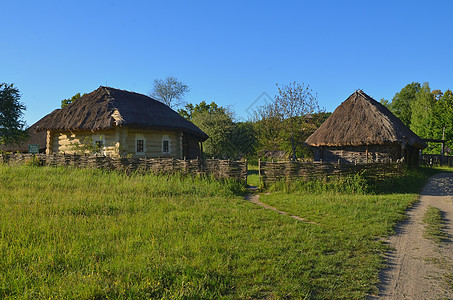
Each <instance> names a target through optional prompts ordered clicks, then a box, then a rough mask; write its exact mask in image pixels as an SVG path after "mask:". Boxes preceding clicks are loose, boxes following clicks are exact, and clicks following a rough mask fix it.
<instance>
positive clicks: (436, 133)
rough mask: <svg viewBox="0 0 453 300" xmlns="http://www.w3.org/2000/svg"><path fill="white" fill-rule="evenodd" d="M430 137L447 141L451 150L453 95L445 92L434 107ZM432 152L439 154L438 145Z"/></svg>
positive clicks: (452, 147) (452, 139)
mask: <svg viewBox="0 0 453 300" xmlns="http://www.w3.org/2000/svg"><path fill="white" fill-rule="evenodd" d="M432 136H433V138H435V139H442V138H444V139H445V140H447V141H448V142H447V146H448V147H449V148H450V149H453V93H452V91H451V90H446V91H445V93H442V96H441V97H440V98H439V99H438V100H437V101H436V103H435V105H434V126H433V129H432ZM430 146H431V148H434V149H433V150H434V151H433V152H435V153H440V144H437V145H435V146H433V145H430Z"/></svg>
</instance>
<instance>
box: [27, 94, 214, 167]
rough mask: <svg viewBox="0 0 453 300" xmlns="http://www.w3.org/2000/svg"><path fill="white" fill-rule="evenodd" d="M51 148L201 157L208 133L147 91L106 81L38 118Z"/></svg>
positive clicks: (40, 128)
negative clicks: (113, 85) (89, 147)
mask: <svg viewBox="0 0 453 300" xmlns="http://www.w3.org/2000/svg"><path fill="white" fill-rule="evenodd" d="M36 130H37V131H38V132H40V131H41V132H42V131H45V132H46V153H48V154H51V153H62V152H64V153H74V151H75V149H77V145H81V144H83V143H87V141H89V142H90V143H92V145H95V146H97V147H98V148H99V149H100V152H102V153H103V154H104V155H108V156H125V155H133V156H136V157H139V156H147V157H174V158H180V159H182V158H184V157H185V158H196V157H198V156H200V154H201V147H202V146H201V143H202V142H203V141H205V140H206V139H207V138H208V136H207V135H206V134H205V133H204V132H203V131H201V130H200V129H199V128H198V127H197V126H195V125H194V124H193V123H191V122H189V121H188V120H186V119H184V118H183V117H181V116H180V115H179V114H178V113H177V112H175V111H173V110H172V109H171V108H170V107H168V106H167V105H165V104H163V103H161V102H159V101H156V100H154V99H152V98H150V97H147V96H145V95H142V94H138V93H134V92H129V91H124V90H119V89H114V88H111V87H104V86H101V87H99V88H98V89H97V90H95V91H93V92H91V93H89V94H86V95H84V96H82V97H81V98H79V99H77V100H76V101H74V102H73V103H71V104H69V105H68V106H66V107H64V108H62V109H57V110H55V111H53V112H52V113H50V114H48V115H47V116H45V117H44V118H43V119H42V120H40V122H39V126H38V128H36Z"/></svg>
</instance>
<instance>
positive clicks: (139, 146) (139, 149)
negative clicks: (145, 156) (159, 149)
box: [137, 140, 145, 153]
mask: <svg viewBox="0 0 453 300" xmlns="http://www.w3.org/2000/svg"><path fill="white" fill-rule="evenodd" d="M144 145H145V141H144V140H137V153H143V152H145V151H144V150H145V147H144Z"/></svg>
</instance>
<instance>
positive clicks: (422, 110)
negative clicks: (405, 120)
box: [410, 82, 436, 138]
mask: <svg viewBox="0 0 453 300" xmlns="http://www.w3.org/2000/svg"><path fill="white" fill-rule="evenodd" d="M435 102H436V99H435V97H434V94H433V93H432V92H431V89H430V87H429V84H428V83H427V82H425V83H423V85H422V87H421V89H420V90H419V91H418V92H417V93H416V94H415V101H414V102H413V103H412V107H411V108H412V113H411V123H410V128H411V129H412V131H414V132H415V133H416V134H418V135H419V136H420V137H421V138H432V132H433V127H434V105H435Z"/></svg>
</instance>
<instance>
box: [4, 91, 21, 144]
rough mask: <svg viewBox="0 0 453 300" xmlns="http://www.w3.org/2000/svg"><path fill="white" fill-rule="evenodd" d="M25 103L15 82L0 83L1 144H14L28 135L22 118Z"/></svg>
mask: <svg viewBox="0 0 453 300" xmlns="http://www.w3.org/2000/svg"><path fill="white" fill-rule="evenodd" d="M25 109H26V108H25V105H24V104H23V103H21V102H20V94H19V90H18V89H17V88H15V87H14V86H13V84H6V83H0V144H14V143H18V142H20V141H21V140H22V139H24V138H25V137H26V133H25V131H24V127H25V121H23V120H22V116H23V111H24V110H25Z"/></svg>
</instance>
